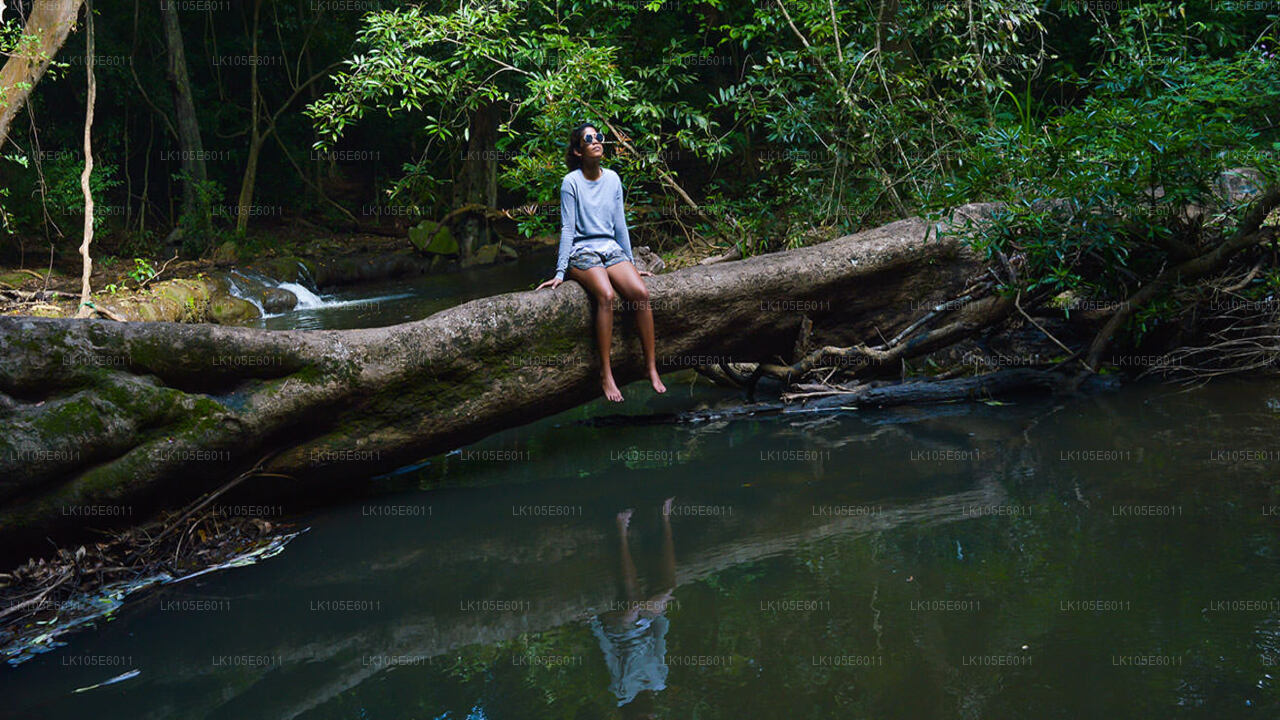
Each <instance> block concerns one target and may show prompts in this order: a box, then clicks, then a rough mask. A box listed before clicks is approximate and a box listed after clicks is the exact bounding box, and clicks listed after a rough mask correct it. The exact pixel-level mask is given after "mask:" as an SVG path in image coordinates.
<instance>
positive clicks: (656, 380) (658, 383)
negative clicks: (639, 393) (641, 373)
mask: <svg viewBox="0 0 1280 720" xmlns="http://www.w3.org/2000/svg"><path fill="white" fill-rule="evenodd" d="M649 382H651V383H653V391H654V392H656V393H664V392H666V391H667V386H666V385H663V384H662V378H661V377H660V376H659V375H658V371H657V370H650V371H649Z"/></svg>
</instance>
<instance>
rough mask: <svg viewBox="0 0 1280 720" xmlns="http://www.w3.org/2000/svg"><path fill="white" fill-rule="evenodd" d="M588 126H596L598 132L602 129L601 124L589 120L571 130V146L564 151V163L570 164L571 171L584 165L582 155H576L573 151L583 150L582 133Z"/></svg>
mask: <svg viewBox="0 0 1280 720" xmlns="http://www.w3.org/2000/svg"><path fill="white" fill-rule="evenodd" d="M587 128H595V129H596V131H597V132H599V131H600V126H599V125H596V124H595V123H589V122H585V123H582V124H581V125H579V126H578V127H576V128H574V129H572V130H570V131H569V147H568V148H566V149H565V151H564V164H565V165H567V166H569V170H571V171H572V170H577V169H578V168H580V167H582V156H581V155H575V154H574V153H573V151H574V150H578V151H581V150H582V133H583V132H584V131H585V130H586V129H587Z"/></svg>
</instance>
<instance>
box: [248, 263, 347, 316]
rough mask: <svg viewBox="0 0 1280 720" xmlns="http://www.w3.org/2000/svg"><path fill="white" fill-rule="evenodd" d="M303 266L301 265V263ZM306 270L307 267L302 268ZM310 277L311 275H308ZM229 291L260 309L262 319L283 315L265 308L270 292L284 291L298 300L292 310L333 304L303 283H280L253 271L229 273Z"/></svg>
mask: <svg viewBox="0 0 1280 720" xmlns="http://www.w3.org/2000/svg"><path fill="white" fill-rule="evenodd" d="M299 264H300V265H301V263H299ZM302 267H303V268H304V269H305V266H302ZM308 277H309V275H308ZM227 289H228V290H229V291H230V292H231V294H232V295H234V296H236V297H238V298H241V299H243V300H248V301H249V302H251V303H253V305H254V307H256V308H258V312H259V314H261V316H262V317H264V318H267V317H275V316H277V315H282V314H284V313H281V312H268V311H267V309H266V308H265V307H264V303H263V298H264V295H266V294H267V291H268V290H274V289H279V290H284V291H286V292H288V293H290V294H292V295H293V296H294V297H296V298H297V299H298V303H297V304H296V305H295V306H294V307H293V308H292V309H291V310H289V311H286V312H292V310H308V309H311V308H320V307H325V306H326V305H331V304H332V303H330V302H327V301H326V300H325V299H324V298H322V297H320V296H319V295H317V294H316V293H315V292H314V291H312V290H311V288H308V287H307V286H306V285H303V284H301V283H293V282H280V281H279V280H275V279H274V278H269V277H267V276H266V275H262V274H261V273H257V272H253V271H244V270H232V271H230V272H228V273H227Z"/></svg>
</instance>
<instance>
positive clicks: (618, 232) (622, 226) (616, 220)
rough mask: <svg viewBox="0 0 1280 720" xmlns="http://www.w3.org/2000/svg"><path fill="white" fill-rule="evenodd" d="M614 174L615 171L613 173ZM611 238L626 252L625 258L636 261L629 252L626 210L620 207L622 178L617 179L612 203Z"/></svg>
mask: <svg viewBox="0 0 1280 720" xmlns="http://www.w3.org/2000/svg"><path fill="white" fill-rule="evenodd" d="M614 175H615V176H616V175H617V173H614ZM613 239H614V240H616V241H617V242H618V245H619V246H621V247H622V250H623V252H625V253H626V254H627V258H628V259H630V260H631V264H632V265H634V264H635V263H636V258H635V256H634V255H632V254H631V233H630V232H629V231H628V230H627V211H626V210H625V209H624V208H623V207H622V179H621V178H619V179H618V191H617V193H615V195H614V203H613Z"/></svg>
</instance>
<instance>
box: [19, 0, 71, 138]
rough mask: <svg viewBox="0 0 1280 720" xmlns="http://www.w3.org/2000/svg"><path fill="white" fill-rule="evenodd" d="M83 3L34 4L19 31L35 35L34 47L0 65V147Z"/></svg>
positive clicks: (64, 0) (45, 0)
mask: <svg viewBox="0 0 1280 720" xmlns="http://www.w3.org/2000/svg"><path fill="white" fill-rule="evenodd" d="M83 3H84V0H41V1H40V2H37V3H34V4H33V6H32V8H31V14H30V15H28V16H27V23H26V27H25V28H24V29H23V31H22V32H23V34H24V35H33V36H35V42H34V46H33V47H31V48H29V50H30V52H22V53H19V54H14V55H12V56H10V57H9V60H8V61H7V62H6V63H5V64H4V67H3V68H0V148H3V147H4V143H5V141H6V140H8V139H9V126H10V125H12V124H13V120H14V118H16V117H17V116H18V111H19V110H21V109H22V104H23V103H24V102H26V100H27V97H28V96H29V95H30V94H31V91H32V90H33V89H34V88H35V86H36V83H38V82H40V78H41V77H43V76H44V72H45V70H48V69H49V63H51V62H52V61H53V57H54V56H55V55H57V54H58V50H59V49H60V48H61V47H62V44H63V43H65V42H66V41H67V35H69V34H70V33H71V28H72V27H74V26H75V24H76V18H77V17H79V15H80V6H81V5H82V4H83Z"/></svg>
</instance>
